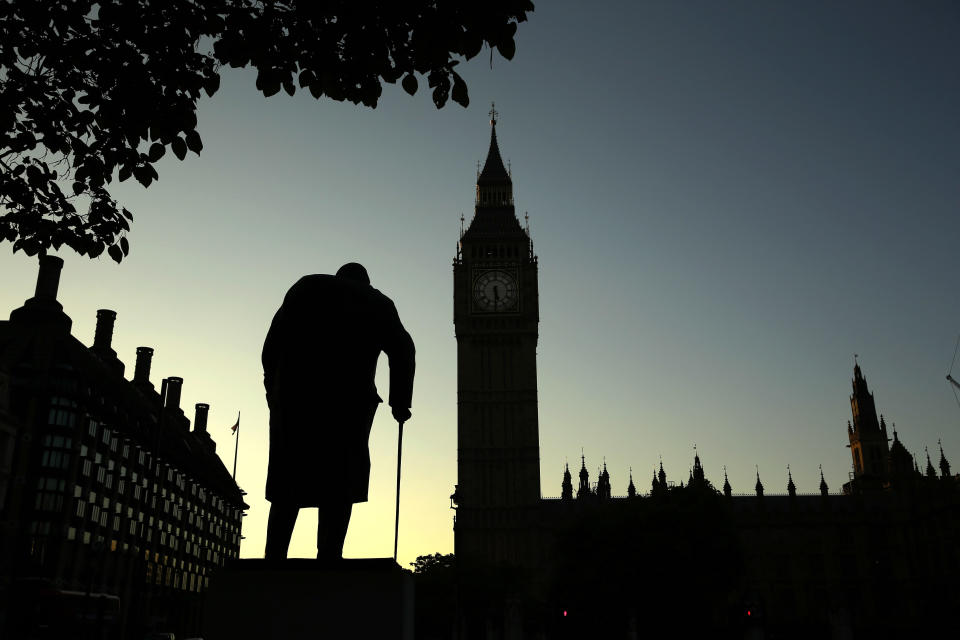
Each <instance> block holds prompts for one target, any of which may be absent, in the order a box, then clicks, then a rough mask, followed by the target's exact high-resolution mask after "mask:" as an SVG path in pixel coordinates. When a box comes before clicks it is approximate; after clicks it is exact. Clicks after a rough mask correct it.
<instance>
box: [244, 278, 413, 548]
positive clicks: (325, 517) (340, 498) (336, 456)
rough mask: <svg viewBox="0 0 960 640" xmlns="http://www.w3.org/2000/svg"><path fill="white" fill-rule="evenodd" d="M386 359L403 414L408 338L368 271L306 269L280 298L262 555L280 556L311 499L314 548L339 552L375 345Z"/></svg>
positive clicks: (268, 349) (354, 490) (364, 483)
mask: <svg viewBox="0 0 960 640" xmlns="http://www.w3.org/2000/svg"><path fill="white" fill-rule="evenodd" d="M381 351H382V352H384V353H386V354H387V356H388V357H389V362H390V407H391V408H392V410H393V416H394V418H396V419H397V420H398V421H400V422H403V421H406V420H407V419H409V418H410V409H409V407H410V400H411V397H412V394H413V373H414V346H413V340H411V338H410V334H408V333H407V331H406V329H404V328H403V324H402V323H401V322H400V317H399V316H398V315H397V310H396V307H394V305H393V302H392V301H391V300H390V298H388V297H387V296H385V295H383V294H382V293H380V292H379V291H377V290H376V289H374V288H373V287H371V286H370V278H369V277H368V276H367V271H366V269H364V268H363V267H362V266H361V265H359V264H356V263H352V262H351V263H349V264H345V265H343V266H342V267H340V270H339V271H337V275H335V276H331V275H309V276H304V277H303V278H301V279H300V280H299V281H297V283H296V284H294V285H293V287H291V288H290V290H289V291H288V292H287V295H286V297H285V298H284V299H283V304H282V305H281V306H280V309H279V310H278V311H277V313H276V315H275V316H274V317H273V323H272V324H271V325H270V331H269V332H268V333H267V339H266V341H265V342H264V345H263V383H264V386H265V387H266V390H267V404H268V405H269V406H270V468H269V470H268V472H267V490H266V498H267V500H269V501H270V503H271V506H270V520H269V522H268V524H267V546H266V554H265V555H266V558H267V559H268V560H273V559H283V558H286V557H287V548H288V547H289V545H290V536H291V534H292V533H293V525H294V524H295V523H296V520H297V514H298V512H299V510H300V509H301V508H302V507H318V508H319V514H318V522H317V558H319V559H322V560H334V559H338V558H340V557H341V556H342V554H343V540H344V537H345V536H346V533H347V524H348V523H349V522H350V512H351V510H352V508H353V503H355V502H366V500H367V488H368V485H369V482H370V452H369V449H368V444H367V442H368V439H369V436H370V427H371V425H372V424H373V416H374V413H376V410H377V405H378V404H379V403H381V402H383V400H382V399H381V398H380V396H379V395H377V388H376V385H375V384H374V374H375V373H376V369H377V359H378V358H379V356H380V352H381Z"/></svg>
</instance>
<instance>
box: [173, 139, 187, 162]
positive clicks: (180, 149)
mask: <svg viewBox="0 0 960 640" xmlns="http://www.w3.org/2000/svg"><path fill="white" fill-rule="evenodd" d="M170 148H171V149H172V150H173V155H175V156H177V159H179V160H183V159H184V158H186V157H187V143H186V142H184V141H183V138H181V137H180V136H177V137H176V138H174V139H173V140H171V141H170Z"/></svg>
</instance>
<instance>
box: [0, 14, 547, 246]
mask: <svg viewBox="0 0 960 640" xmlns="http://www.w3.org/2000/svg"><path fill="white" fill-rule="evenodd" d="M531 11H533V4H532V2H531V1H530V0H472V1H461V2H443V1H441V0H406V1H404V2H397V1H396V0H331V1H323V0H299V1H298V0H286V1H280V0H100V1H98V2H95V1H93V0H59V1H53V0H45V1H43V2H36V1H29V2H22V1H21V2H17V1H15V0H0V241H3V240H6V241H9V242H12V243H13V251H14V252H16V251H18V250H21V249H22V250H23V251H24V252H26V253H27V254H28V255H34V254H38V253H44V252H46V251H47V250H48V249H50V248H51V247H52V248H54V249H59V248H60V247H61V246H62V245H66V246H68V247H70V248H71V249H73V250H74V251H77V252H78V253H80V254H81V255H87V256H89V257H91V258H94V257H97V256H99V255H100V254H102V253H103V251H107V253H108V254H109V255H110V257H111V258H113V259H114V260H116V261H117V262H120V261H121V260H122V259H123V257H124V256H126V255H127V254H128V252H129V244H128V241H127V238H126V234H127V232H128V231H129V230H130V221H131V220H132V219H133V216H132V214H131V213H130V212H129V211H127V210H126V209H125V208H123V207H121V206H120V205H119V204H118V203H117V201H116V200H115V199H114V198H113V197H112V196H111V195H110V189H109V187H110V185H111V183H112V182H113V180H114V179H117V180H119V181H120V182H123V181H124V180H127V179H129V178H130V177H131V176H132V177H133V178H135V179H136V180H137V181H138V182H140V183H141V184H142V185H144V186H145V187H149V186H150V184H151V183H152V182H153V181H154V180H156V179H157V177H158V175H157V171H156V169H155V168H154V164H155V163H156V162H157V161H159V160H160V159H161V158H162V157H163V156H164V155H165V154H166V152H167V150H168V149H169V150H170V151H172V152H173V154H174V155H175V156H176V157H177V158H178V159H180V160H183V159H184V158H185V157H186V155H187V152H188V151H193V152H194V153H200V150H201V149H202V147H203V143H202V142H201V139H200V134H199V133H198V132H197V116H196V108H197V101H198V100H199V99H200V98H201V96H202V94H203V93H206V94H207V95H208V96H212V95H213V94H214V93H215V92H216V91H217V88H218V87H219V85H220V70H221V67H222V65H229V66H231V67H253V68H255V69H257V80H256V86H257V89H259V90H260V91H261V92H262V93H263V95H265V96H272V95H274V94H276V93H278V92H279V91H280V90H281V89H282V90H283V91H285V92H286V93H288V94H290V95H293V94H294V93H295V92H296V90H297V87H300V88H301V89H307V90H308V91H309V92H310V93H311V95H313V96H314V97H315V98H317V99H319V98H321V97H323V96H327V97H328V98H332V99H334V100H341V101H342V100H349V101H350V102H352V103H354V104H363V105H365V106H368V107H376V105H377V101H378V99H379V97H380V94H381V92H382V86H383V84H382V83H383V82H388V83H391V84H393V83H395V82H397V80H400V82H401V85H402V86H403V88H404V90H406V91H407V93H409V94H411V95H412V94H414V93H416V91H417V89H418V86H419V81H418V79H417V77H418V76H420V77H422V78H424V77H425V78H426V81H427V84H428V86H429V88H430V89H431V90H432V97H433V102H434V104H436V106H437V108H440V107H442V106H443V105H444V104H446V102H447V100H448V99H449V98H452V99H453V101H454V102H456V103H458V104H460V105H462V106H464V107H465V106H467V104H468V103H469V97H468V93H467V85H466V83H465V82H464V80H463V78H461V77H460V76H459V75H458V74H457V72H456V71H455V69H454V68H455V67H456V65H457V64H458V62H459V60H458V58H462V59H470V58H472V57H474V56H476V55H477V54H478V53H479V52H480V51H481V49H482V48H483V45H484V44H485V43H486V44H487V45H488V46H489V47H490V48H491V53H490V54H491V56H492V55H493V49H496V50H497V51H499V53H500V55H502V56H503V57H504V58H506V59H508V60H509V59H511V58H513V54H514V51H515V42H514V34H515V33H516V30H517V24H518V23H520V22H523V21H524V20H526V18H527V13H528V12H531Z"/></svg>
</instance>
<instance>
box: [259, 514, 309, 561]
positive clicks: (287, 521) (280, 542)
mask: <svg viewBox="0 0 960 640" xmlns="http://www.w3.org/2000/svg"><path fill="white" fill-rule="evenodd" d="M298 513H300V507H298V506H297V505H295V504H283V503H281V502H273V503H271V504H270V517H269V518H268V520H267V548H266V551H265V552H264V554H263V557H264V558H266V559H267V560H284V559H285V558H286V557H287V549H288V548H289V547H290V536H292V535H293V525H295V524H296V523H297V514H298Z"/></svg>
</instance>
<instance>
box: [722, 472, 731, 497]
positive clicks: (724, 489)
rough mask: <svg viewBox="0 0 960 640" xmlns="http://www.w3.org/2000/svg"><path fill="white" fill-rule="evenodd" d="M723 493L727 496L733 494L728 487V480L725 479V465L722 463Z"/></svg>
mask: <svg viewBox="0 0 960 640" xmlns="http://www.w3.org/2000/svg"><path fill="white" fill-rule="evenodd" d="M723 495H725V496H727V497H728V498H729V497H730V496H731V495H733V489H732V488H731V487H730V481H729V480H727V465H723Z"/></svg>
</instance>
